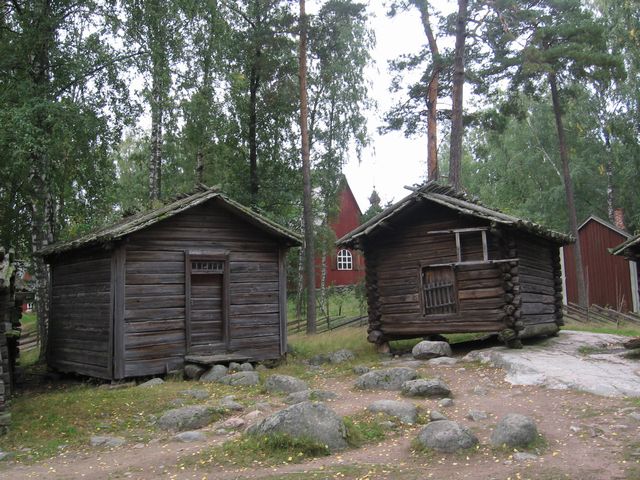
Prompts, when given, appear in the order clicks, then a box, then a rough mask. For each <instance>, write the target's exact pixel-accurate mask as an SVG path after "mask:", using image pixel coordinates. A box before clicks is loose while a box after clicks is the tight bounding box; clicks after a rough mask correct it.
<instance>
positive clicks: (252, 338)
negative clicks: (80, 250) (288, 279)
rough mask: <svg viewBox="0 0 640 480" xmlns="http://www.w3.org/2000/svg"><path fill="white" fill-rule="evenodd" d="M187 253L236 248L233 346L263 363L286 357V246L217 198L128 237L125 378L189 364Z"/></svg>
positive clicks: (232, 251)
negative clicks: (283, 326) (283, 327)
mask: <svg viewBox="0 0 640 480" xmlns="http://www.w3.org/2000/svg"><path fill="white" fill-rule="evenodd" d="M185 251H227V252H228V255H229V257H228V258H229V275H230V279H229V292H228V293H229V301H228V309H229V311H228V319H229V326H228V327H229V330H228V331H229V343H228V345H229V350H230V351H231V352H234V353H236V354H240V355H246V356H248V357H251V358H252V359H256V360H263V359H269V358H278V357H279V356H280V355H282V354H283V353H284V351H283V343H282V342H281V336H282V335H283V332H282V331H281V315H284V311H283V310H284V308H281V306H280V303H281V299H280V297H281V295H283V293H282V294H281V290H282V289H281V285H280V283H281V277H282V278H284V276H281V275H280V269H281V268H284V264H282V267H281V266H280V262H279V260H280V246H279V245H278V244H277V242H276V241H275V240H274V239H273V238H272V237H269V236H268V235H266V234H265V233H264V232H262V231H261V230H260V229H258V228H256V227H254V226H252V225H250V224H249V223H247V222H245V221H243V220H241V219H239V218H238V217H237V216H236V215H235V214H233V213H231V212H229V211H227V210H226V209H224V208H223V207H221V206H219V205H217V204H216V203H215V200H212V201H210V202H207V203H206V204H203V205H200V206H197V207H194V208H191V209H189V210H188V211H185V212H183V213H181V214H178V215H176V216H175V217H172V218H170V219H167V220H164V221H162V222H160V223H158V224H156V225H153V226H151V227H149V228H147V229H145V230H143V231H140V232H137V233H135V234H132V235H131V236H130V237H129V238H128V242H127V245H126V261H125V287H124V291H125V293H124V296H125V300H124V305H125V308H124V319H123V322H124V328H123V329H124V346H123V348H124V356H125V361H124V376H127V377H128V376H138V375H151V374H156V373H163V372H166V371H167V370H172V369H175V368H178V367H181V366H182V364H183V357H184V355H185V353H186V341H187V339H186V333H185V332H186V326H185V257H184V255H185ZM219 348H223V346H222V345H220V346H219ZM195 353H204V352H195ZM211 353H225V352H220V351H218V352H211Z"/></svg>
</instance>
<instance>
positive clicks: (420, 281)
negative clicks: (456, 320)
mask: <svg viewBox="0 0 640 480" xmlns="http://www.w3.org/2000/svg"><path fill="white" fill-rule="evenodd" d="M445 267H449V268H450V269H451V273H452V274H453V289H452V290H453V291H452V295H453V298H454V299H455V312H447V313H427V308H428V307H427V299H426V298H425V291H424V271H425V270H426V269H428V268H445ZM456 277H457V276H456V264H451V263H449V264H423V263H420V264H419V270H418V285H420V309H421V313H422V316H423V317H425V318H451V317H456V316H457V315H458V314H459V313H460V299H459V298H458V282H457V278H456Z"/></svg>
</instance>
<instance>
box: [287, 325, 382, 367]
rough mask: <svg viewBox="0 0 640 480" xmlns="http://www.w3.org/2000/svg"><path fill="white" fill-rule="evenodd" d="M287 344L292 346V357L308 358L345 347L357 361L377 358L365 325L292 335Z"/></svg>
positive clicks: (375, 359)
mask: <svg viewBox="0 0 640 480" xmlns="http://www.w3.org/2000/svg"><path fill="white" fill-rule="evenodd" d="M289 344H290V345H291V346H292V347H293V352H292V356H293V357H294V358H302V359H309V358H311V357H313V356H314V355H318V354H321V353H323V354H326V353H329V352H335V351H336V350H340V349H342V348H346V349H348V350H351V351H352V352H353V353H354V354H355V355H356V357H357V361H358V362H366V361H378V360H379V356H378V353H377V352H376V349H375V346H374V345H373V344H371V343H369V342H367V329H366V327H353V328H349V327H347V328H341V329H339V330H335V331H330V332H325V333H320V334H317V335H304V334H297V335H292V336H291V337H289Z"/></svg>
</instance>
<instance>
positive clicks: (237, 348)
mask: <svg viewBox="0 0 640 480" xmlns="http://www.w3.org/2000/svg"><path fill="white" fill-rule="evenodd" d="M300 243H301V242H300V239H299V237H298V236H297V235H296V234H295V233H293V232H291V231H289V230H287V229H285V228H283V227H281V226H279V225H277V224H276V223H274V222H272V221H270V220H269V219H267V218H265V217H263V216H261V215H259V214H257V213H255V212H254V211H252V210H250V209H248V208H246V207H244V206H242V205H240V204H238V203H237V202H235V201H233V200H231V199H230V198H228V197H227V196H225V195H224V194H222V193H221V192H219V191H217V190H215V189H200V191H198V192H196V193H194V194H191V195H188V196H186V197H184V198H181V199H179V200H176V201H174V202H173V203H170V204H168V205H165V206H163V207H161V208H158V209H155V210H152V211H149V212H145V213H142V214H137V215H135V216H132V217H129V218H125V219H123V220H122V221H120V222H119V223H117V224H115V225H112V226H110V227H108V228H105V229H102V230H100V231H97V232H94V233H92V234H89V235H87V236H84V237H82V238H78V239H76V240H72V241H69V242H65V243H59V244H54V245H51V246H49V247H47V248H45V249H43V250H42V251H41V252H40V254H41V255H43V256H44V258H45V259H46V261H47V262H48V263H49V264H50V267H51V306H50V324H49V351H48V352H47V353H48V364H49V366H50V367H52V368H54V369H57V370H60V371H65V372H75V373H78V374H83V375H88V376H93V377H98V378H104V379H121V378H126V377H138V376H147V375H155V374H162V373H166V372H169V371H172V370H175V369H179V368H181V367H183V366H184V363H185V357H187V358H188V356H194V355H200V356H214V357H215V358H217V359H219V360H224V359H225V358H227V359H236V358H246V359H249V360H252V361H261V360H266V359H276V358H280V357H281V356H282V355H284V353H285V351H286V325H287V322H286V310H287V309H286V272H285V254H286V251H287V249H288V248H289V247H292V246H297V245H300Z"/></svg>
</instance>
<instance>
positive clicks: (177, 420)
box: [158, 405, 214, 431]
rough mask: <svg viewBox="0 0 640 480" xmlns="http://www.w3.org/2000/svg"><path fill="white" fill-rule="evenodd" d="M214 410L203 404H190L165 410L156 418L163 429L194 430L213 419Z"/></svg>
mask: <svg viewBox="0 0 640 480" xmlns="http://www.w3.org/2000/svg"><path fill="white" fill-rule="evenodd" d="M213 417H214V410H213V409H212V408H210V407H206V406H204V405H191V406H188V407H181V408H174V409H172V410H168V411H166V412H165V413H164V414H162V416H161V417H160V418H159V419H158V426H159V427H160V428H162V429H164V430H177V431H182V430H196V429H198V428H202V427H205V426H207V425H209V424H210V423H211V422H212V421H213Z"/></svg>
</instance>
